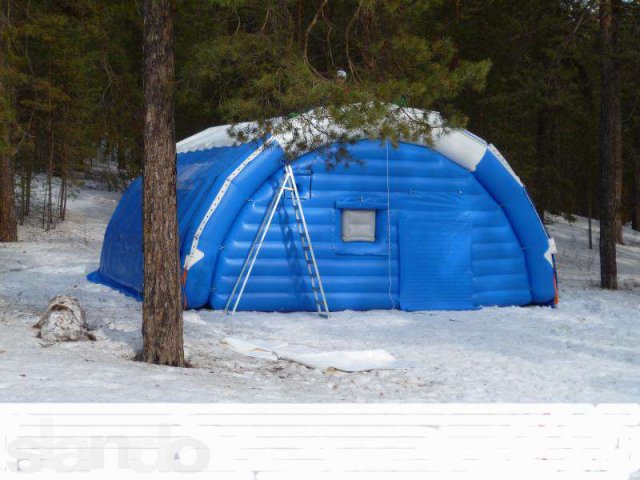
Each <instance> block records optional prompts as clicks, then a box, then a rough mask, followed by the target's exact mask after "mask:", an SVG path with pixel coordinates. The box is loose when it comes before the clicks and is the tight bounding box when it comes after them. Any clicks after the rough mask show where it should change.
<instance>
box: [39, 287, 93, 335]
mask: <svg viewBox="0 0 640 480" xmlns="http://www.w3.org/2000/svg"><path fill="white" fill-rule="evenodd" d="M34 328H37V329H39V330H40V332H39V333H38V336H39V337H40V338H42V339H43V340H45V341H47V342H76V341H79V340H95V339H96V337H95V335H93V334H92V333H90V332H89V328H88V327H87V323H86V316H85V313H84V310H83V309H82V307H81V306H80V302H79V301H78V299H77V298H74V297H69V296H67V295H58V296H56V297H53V298H52V299H51V300H49V306H48V307H47V311H46V312H45V313H44V315H43V316H42V318H41V319H40V321H39V322H38V323H36V324H35V325H34Z"/></svg>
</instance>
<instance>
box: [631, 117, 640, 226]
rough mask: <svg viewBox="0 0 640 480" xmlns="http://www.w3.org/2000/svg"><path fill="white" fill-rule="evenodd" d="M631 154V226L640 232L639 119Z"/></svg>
mask: <svg viewBox="0 0 640 480" xmlns="http://www.w3.org/2000/svg"><path fill="white" fill-rule="evenodd" d="M636 128H637V131H636V141H635V146H636V148H635V152H634V156H633V216H632V218H631V227H632V228H633V229H634V230H635V231H636V232H640V119H639V120H638V125H637V127H636Z"/></svg>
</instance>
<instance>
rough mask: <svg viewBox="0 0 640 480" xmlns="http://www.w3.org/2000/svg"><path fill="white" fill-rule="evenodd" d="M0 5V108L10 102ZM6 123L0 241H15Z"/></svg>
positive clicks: (2, 129) (0, 165) (0, 128)
mask: <svg viewBox="0 0 640 480" xmlns="http://www.w3.org/2000/svg"><path fill="white" fill-rule="evenodd" d="M2 7H3V8H1V9H0V40H2V43H1V44H0V108H3V109H4V108H6V107H8V105H9V102H10V96H9V89H8V88H7V86H6V85H5V84H4V82H3V81H2V79H3V76H4V73H5V67H6V65H5V55H4V52H5V44H4V28H5V25H6V23H7V22H8V21H9V20H8V17H9V15H8V12H5V9H4V4H3V5H2ZM7 10H8V7H7ZM5 104H6V105H5ZM3 114H4V112H3ZM3 120H4V119H3ZM6 123H7V122H4V121H3V124H0V135H1V137H0V242H16V241H18V224H17V219H16V198H15V185H14V182H15V179H14V176H13V162H12V161H11V155H10V153H11V148H10V146H11V145H10V138H9V127H8V125H7V124H6Z"/></svg>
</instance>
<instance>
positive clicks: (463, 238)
mask: <svg viewBox="0 0 640 480" xmlns="http://www.w3.org/2000/svg"><path fill="white" fill-rule="evenodd" d="M228 128H229V127H228V126H221V127H214V128H210V129H208V130H205V131H204V132H201V133H199V134H197V135H194V136H193V137H190V138H188V139H186V140H184V141H182V142H180V143H179V144H178V164H177V169H178V221H179V234H180V252H181V258H182V262H183V265H184V270H185V272H184V273H185V275H184V279H185V281H184V285H183V293H184V297H185V303H186V306H187V307H188V308H201V307H211V308H214V309H221V308H224V306H225V303H226V302H227V300H228V298H229V295H230V293H231V291H232V289H233V286H234V284H235V282H236V279H237V278H238V275H239V273H240V270H241V268H242V265H243V262H244V261H245V259H246V258H247V255H248V252H249V249H250V247H251V245H252V243H253V241H254V239H255V237H256V234H257V231H258V228H259V226H260V224H261V222H262V219H263V217H264V215H265V211H266V210H267V208H268V205H269V204H270V202H271V200H272V197H273V195H274V192H275V191H276V189H277V188H278V186H279V183H280V180H281V178H282V176H283V165H284V158H285V157H284V152H283V148H282V147H283V143H284V142H286V139H283V138H279V137H277V136H274V137H271V138H269V139H268V140H266V141H265V142H262V141H260V142H257V141H254V142H249V143H245V144H242V145H235V144H234V140H233V139H232V138H231V137H230V136H229V135H228V134H227V132H228ZM330 148H337V147H335V146H330ZM348 150H349V153H350V157H351V161H350V162H349V163H348V164H342V163H339V164H338V165H337V166H334V167H333V168H328V167H327V165H326V161H325V158H326V157H324V156H322V155H319V154H317V153H315V152H309V153H306V154H303V155H301V156H299V157H298V158H297V159H296V160H295V161H294V162H293V164H292V166H293V170H294V173H295V177H296V184H297V186H298V190H299V192H300V196H301V199H302V201H301V204H302V208H303V210H304V214H305V216H306V220H307V224H308V228H309V234H310V236H311V238H312V241H313V246H314V250H315V256H316V258H317V265H318V268H319V271H320V274H321V278H322V282H323V284H324V290H325V292H326V298H327V302H328V305H329V309H330V310H332V311H336V310H345V309H351V310H370V309H391V308H397V309H402V310H429V309H441V310H442V309H445V310H455V309H473V308H478V307H481V306H490V305H498V306H507V305H529V304H536V305H551V304H553V303H554V301H557V295H556V290H557V286H556V277H555V268H554V262H555V260H554V256H553V254H554V253H555V250H554V246H553V241H552V239H550V238H549V236H548V234H547V232H546V230H545V228H544V226H543V224H542V222H541V221H540V218H539V216H538V214H537V212H536V210H535V208H534V207H533V205H532V203H531V200H530V199H529V196H528V194H527V192H526V190H525V188H524V186H523V185H522V183H521V182H520V180H519V178H518V177H517V176H516V175H515V174H514V172H513V171H512V170H511V168H510V167H509V165H508V164H507V162H506V161H505V160H504V158H503V157H502V156H501V155H500V153H499V152H498V150H496V149H495V147H493V146H492V145H489V144H487V143H485V142H484V141H483V140H481V139H479V138H478V137H476V136H474V135H472V134H470V133H469V132H467V131H464V130H451V131H441V132H439V133H434V136H433V140H432V141H431V142H428V143H426V142H425V143H424V144H416V143H405V142H401V143H400V144H399V146H397V147H396V148H394V147H393V146H391V145H389V144H388V143H385V142H381V141H380V140H376V139H362V140H360V141H358V142H356V143H354V144H353V145H350V146H349V147H348ZM141 208H142V192H141V179H140V178H139V179H137V180H135V181H134V182H133V183H132V184H131V185H130V187H129V188H128V190H127V191H126V193H125V194H124V196H123V197H122V200H121V201H120V203H119V205H118V207H117V208H116V210H115V212H114V214H113V217H112V218H111V221H110V222H109V225H108V227H107V231H106V233H105V238H104V244H103V248H102V257H101V259H100V269H99V271H98V272H95V274H93V275H92V277H91V278H92V279H93V280H95V281H98V282H101V283H105V284H108V285H111V286H113V287H116V288H119V289H121V290H123V291H126V292H129V293H132V294H134V295H136V296H138V297H140V295H141V292H142V291H143V285H142V282H143V275H142V265H143V262H142V212H141ZM299 240H300V239H299V236H298V235H297V231H296V223H295V217H294V212H293V207H292V206H291V202H289V201H287V200H286V199H285V200H284V201H283V202H281V204H280V206H279V208H278V210H277V212H276V215H275V218H274V222H273V224H272V226H271V228H270V229H269V231H268V233H267V236H266V238H265V242H264V244H263V246H262V250H261V252H260V254H259V256H258V258H257V261H256V263H255V267H254V269H253V272H252V275H251V277H250V279H249V281H248V283H247V287H246V290H245V292H244V295H243V297H242V300H241V302H240V304H239V310H255V311H297V310H303V311H304V310H306V311H310V310H315V308H316V307H315V303H314V298H313V292H312V290H311V284H310V278H309V276H308V273H307V269H306V265H305V261H304V257H303V251H302V248H303V247H302V245H301V244H300V241H299Z"/></svg>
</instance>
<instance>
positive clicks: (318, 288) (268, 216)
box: [224, 164, 329, 318]
mask: <svg viewBox="0 0 640 480" xmlns="http://www.w3.org/2000/svg"><path fill="white" fill-rule="evenodd" d="M284 171H285V175H284V178H283V179H282V183H281V184H280V186H279V188H278V191H277V193H276V194H275V195H274V196H273V198H272V199H271V203H270V204H269V207H268V208H267V211H266V213H265V215H264V218H263V220H262V223H261V224H260V228H259V229H258V233H257V234H256V238H255V239H254V240H253V244H252V245H251V249H250V250H249V254H248V255H247V258H246V259H245V261H244V264H243V265H242V269H241V270H240V275H239V276H238V279H237V280H236V283H235V285H234V287H233V290H232V291H231V295H229V299H228V300H227V303H226V305H225V308H224V311H225V313H227V314H228V315H232V314H234V313H235V312H236V310H237V309H238V304H239V303H240V299H241V298H242V294H243V293H244V289H245V287H246V286H247V282H248V281H249V277H250V276H251V271H252V270H253V266H254V265H255V263H256V259H257V258H258V254H259V253H260V249H261V248H262V244H263V243H264V239H265V238H266V236H267V232H268V230H269V227H270V226H271V223H272V222H273V217H274V216H275V213H276V211H277V209H278V205H279V204H280V200H282V197H283V196H284V197H286V192H289V193H290V196H291V202H292V204H293V211H294V213H295V217H296V225H297V226H298V234H299V235H300V242H301V244H302V253H303V255H304V260H305V263H306V265H307V272H308V274H309V278H310V279H311V290H312V291H313V298H314V300H315V304H316V310H317V311H318V315H320V316H323V317H327V318H329V306H328V305H327V297H326V295H325V293H324V287H323V286H322V279H321V278H320V271H319V270H318V263H317V262H316V256H315V253H314V252H313V245H312V244H311V237H310V236H309V230H308V229H307V222H306V220H305V218H304V212H303V211H302V204H301V203H300V195H299V194H298V186H297V185H296V178H295V176H294V174H293V169H292V168H291V165H289V164H287V165H285V167H284ZM236 293H237V295H236ZM234 298H235V301H234ZM232 304H233V307H232V306H231V305H232Z"/></svg>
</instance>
